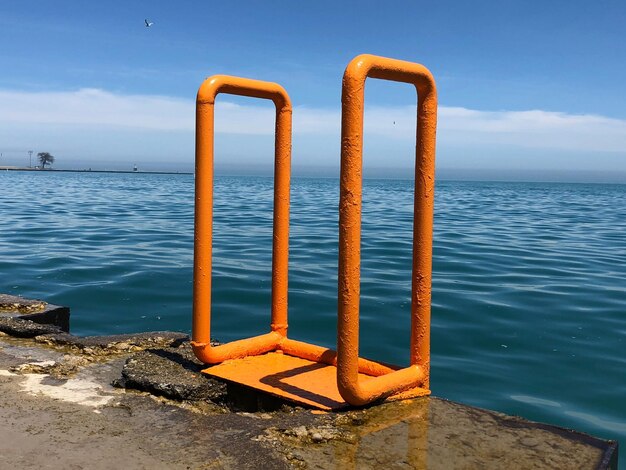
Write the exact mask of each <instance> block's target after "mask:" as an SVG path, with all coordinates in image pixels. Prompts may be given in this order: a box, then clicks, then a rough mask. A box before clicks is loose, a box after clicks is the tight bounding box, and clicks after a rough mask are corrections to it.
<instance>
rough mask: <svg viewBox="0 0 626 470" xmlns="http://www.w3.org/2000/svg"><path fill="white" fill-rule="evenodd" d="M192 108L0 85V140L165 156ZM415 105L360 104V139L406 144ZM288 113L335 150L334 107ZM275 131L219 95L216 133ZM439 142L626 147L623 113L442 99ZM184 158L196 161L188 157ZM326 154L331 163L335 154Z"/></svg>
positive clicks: (183, 140) (262, 117) (190, 128)
mask: <svg viewBox="0 0 626 470" xmlns="http://www.w3.org/2000/svg"><path fill="white" fill-rule="evenodd" d="M194 107H195V104H194V102H193V100H185V99H180V98H172V97H167V96H157V95H122V94H117V93H112V92H108V91H105V90H99V89H81V90H78V91H73V92H24V91H11V90H0V142H2V143H3V144H2V145H5V146H6V147H10V148H20V149H21V148H22V147H23V148H27V147H28V148H30V147H32V146H33V145H38V146H39V147H38V148H43V147H46V148H48V147H49V145H55V146H56V148H57V149H60V151H61V152H68V153H74V154H80V153H81V152H82V153H83V154H84V153H85V151H86V149H88V148H90V149H93V147H94V145H92V143H93V139H94V137H93V136H98V144H99V146H101V147H102V149H101V150H102V152H101V154H102V155H104V154H106V153H107V152H106V151H105V150H106V149H105V147H107V146H109V147H108V152H109V154H111V156H112V157H114V156H115V155H114V154H115V153H116V152H121V151H122V149H125V151H126V153H127V154H132V155H135V154H137V155H140V154H142V151H143V152H144V153H145V154H146V155H148V154H149V155H151V158H154V157H155V156H156V157H158V156H159V152H161V153H163V156H162V157H161V158H160V159H165V158H167V157H166V153H167V155H170V154H171V153H172V152H174V151H175V149H177V148H179V149H183V150H184V151H181V152H179V153H182V154H184V155H188V154H191V153H192V152H193V132H194V121H195V111H194ZM415 112H416V111H415V108H414V107H413V106H395V107H384V106H371V107H368V108H366V114H365V130H364V135H365V136H366V143H367V144H368V145H369V142H373V143H374V144H373V145H372V146H371V148H374V149H384V148H388V149H389V152H388V153H393V152H400V151H404V150H403V149H405V148H410V145H411V142H412V141H413V139H414V135H415ZM293 119H294V122H293V131H294V144H296V146H295V147H294V149H297V141H298V139H299V140H300V142H306V143H307V145H311V142H313V143H314V144H313V148H312V151H311V152H308V153H314V152H315V151H316V148H317V149H320V150H319V152H321V151H322V150H321V149H324V150H323V151H326V152H327V151H328V149H331V148H338V144H339V142H338V139H339V134H340V125H341V113H340V108H339V104H338V106H337V108H334V109H325V108H314V107H308V106H296V107H295V108H294V118H293ZM273 131H274V109H273V105H272V103H271V102H269V101H267V102H264V103H263V104H262V105H259V104H258V102H257V103H255V102H254V101H252V100H251V104H250V105H248V104H247V103H245V104H239V102H236V103H235V102H232V101H229V99H228V96H226V95H223V96H220V97H219V98H218V101H217V106H216V132H217V133H220V134H225V135H233V136H235V135H237V134H245V135H252V136H254V135H256V136H267V135H271V134H272V133H273ZM154 136H158V139H157V140H155V139H154ZM168 139H169V140H168ZM170 140H171V141H170ZM33 142H34V143H33ZM316 142H317V143H319V146H318V147H316V146H315V145H316V144H315V143H316ZM254 145H255V144H251V145H250V146H249V147H250V152H251V153H253V152H254V151H255V149H254ZM300 145H301V144H300ZM438 145H439V148H440V150H441V149H445V150H446V152H448V151H450V152H452V153H453V152H454V151H455V150H454V149H456V151H457V152H459V154H460V152H462V151H463V152H465V153H467V151H468V149H472V150H473V153H475V154H480V150H481V149H487V148H498V149H509V148H513V147H517V148H526V149H535V150H538V151H542V150H543V151H545V152H547V153H549V151H555V150H556V151H559V152H563V151H564V152H578V153H580V152H595V153H597V152H617V153H619V154H622V155H623V154H626V120H619V119H613V118H608V117H604V116H598V115H590V114H581V115H575V114H567V113H560V112H550V111H543V110H528V111H478V110H472V109H467V108H462V107H449V106H440V108H439V126H438ZM301 149H302V146H301ZM57 151H59V150H57ZM303 153H307V152H303ZM441 153H442V152H440V155H441ZM444 153H445V152H444ZM294 155H295V151H294ZM186 158H193V155H189V157H186ZM328 158H329V160H332V161H333V162H334V161H335V160H336V159H337V155H332V156H330V157H328ZM390 158H391V157H390ZM482 163H485V164H488V163H489V162H482Z"/></svg>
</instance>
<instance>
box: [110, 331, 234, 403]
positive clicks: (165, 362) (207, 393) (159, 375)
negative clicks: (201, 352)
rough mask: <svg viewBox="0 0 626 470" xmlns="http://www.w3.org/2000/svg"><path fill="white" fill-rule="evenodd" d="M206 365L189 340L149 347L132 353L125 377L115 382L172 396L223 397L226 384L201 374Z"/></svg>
mask: <svg viewBox="0 0 626 470" xmlns="http://www.w3.org/2000/svg"><path fill="white" fill-rule="evenodd" d="M203 367H204V366H203V365H202V364H201V363H200V362H199V361H198V360H197V359H196V358H195V356H194V355H193V351H192V350H191V346H190V345H189V343H185V344H184V345H183V346H181V347H179V348H166V349H150V350H146V351H142V352H139V353H136V354H133V355H132V356H131V357H129V358H128V359H127V361H126V364H124V368H123V369H122V379H121V380H119V381H116V382H114V385H116V386H123V387H126V388H131V389H136V390H141V391H145V392H150V393H152V394H155V395H160V396H164V397H167V398H170V399H173V400H207V399H208V400H212V401H215V402H222V401H224V399H225V396H226V386H225V385H224V384H223V383H221V382H218V381H217V380H214V379H211V378H209V377H206V376H204V375H203V374H201V373H200V370H201V369H202V368H203Z"/></svg>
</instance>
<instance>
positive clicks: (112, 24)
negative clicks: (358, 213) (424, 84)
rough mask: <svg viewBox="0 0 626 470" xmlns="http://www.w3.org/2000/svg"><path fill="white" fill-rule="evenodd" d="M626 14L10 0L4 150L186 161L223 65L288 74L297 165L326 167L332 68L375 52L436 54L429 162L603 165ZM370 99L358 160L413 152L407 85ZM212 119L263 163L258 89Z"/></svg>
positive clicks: (228, 154)
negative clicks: (209, 87)
mask: <svg viewBox="0 0 626 470" xmlns="http://www.w3.org/2000/svg"><path fill="white" fill-rule="evenodd" d="M145 18H148V19H150V20H151V21H153V22H154V25H153V26H152V27H150V28H146V27H145V26H144V19H145ZM624 31H626V3H624V2H623V1H622V2H618V1H598V2H577V1H569V2H565V1H562V2H558V1H552V2H538V1H537V2H530V1H528V2H521V1H484V2H480V1H479V2H446V1H443V2H441V1H440V2H428V3H427V2H409V1H398V2H393V1H391V2H380V1H376V2H374V1H359V2H327V1H317V2H296V1H289V2H251V1H249V2H219V3H218V2H192V1H187V2H176V3H175V2H158V1H151V2H141V1H134V2H128V1H126V2H118V1H107V2H78V1H76V2H69V1H55V2H44V1H30V0H23V1H19V2H18V1H4V2H2V3H0V44H2V45H3V46H2V49H1V51H0V153H2V158H1V160H0V165H3V164H10V165H21V164H27V163H28V154H27V151H28V150H31V149H32V150H34V151H35V152H39V151H49V152H50V153H52V154H53V155H55V156H56V158H57V163H56V166H57V167H58V168H63V167H65V168H67V167H80V168H83V167H85V168H86V167H94V168H105V167H106V168H128V167H131V166H132V165H133V164H135V163H137V164H138V165H139V166H140V168H144V169H191V168H192V167H193V142H194V135H193V122H194V99H195V94H196V92H197V89H198V87H199V85H200V83H201V82H202V80H203V79H204V78H206V77H207V76H210V75H213V74H218V73H225V74H230V75H240V76H245V77H250V78H257V79H262V80H270V81H276V82H278V83H280V84H281V85H283V86H284V87H285V88H286V90H287V91H288V92H289V94H290V96H291V98H292V102H293V104H294V148H293V164H294V169H295V171H296V172H298V171H304V170H306V169H311V168H313V169H314V170H315V169H316V168H318V169H326V170H328V171H330V172H331V173H333V172H335V171H336V168H337V167H338V164H339V119H340V97H341V77H342V74H343V71H344V69H345V66H346V64H347V63H348V62H349V61H350V60H351V59H352V58H353V57H354V56H356V55H358V54H360V53H371V54H378V55H383V56H387V57H395V58H399V59H403V60H409V61H414V62H419V63H422V64H424V65H425V66H427V67H428V68H429V69H430V70H431V71H432V72H433V74H434V76H435V78H436V80H437V86H438V92H439V103H440V112H439V128H438V148H437V150H438V152H437V168H438V171H441V172H442V173H445V172H446V171H458V170H468V171H469V172H473V173H477V174H480V172H481V171H483V170H484V171H485V174H487V172H491V174H494V172H495V173H498V172H500V173H502V174H507V175H515V174H517V175H521V174H525V173H529V172H530V173H533V174H536V173H537V172H539V173H541V172H546V174H547V173H550V172H552V173H554V172H557V171H561V170H564V171H566V172H581V173H584V172H604V173H610V174H611V175H613V176H614V177H615V175H621V174H622V173H624V174H626V93H625V92H624V90H625V88H626V86H625V84H626V40H625V38H626V34H625V33H624ZM366 100H367V108H366V116H365V119H366V120H365V122H366V131H365V156H364V159H365V164H366V166H367V167H368V168H372V172H374V173H375V172H376V171H377V170H376V169H378V168H386V169H397V170H398V171H403V169H406V168H410V167H411V165H412V154H413V146H414V142H413V136H414V133H413V129H414V125H415V117H414V111H413V109H414V108H413V107H414V103H415V96H414V91H413V90H412V89H411V87H410V86H408V85H404V84H396V83H390V82H383V81H379V80H369V81H368V85H367V90H366ZM216 120H217V132H218V134H217V136H216V165H218V167H219V166H220V165H221V166H223V167H224V168H227V167H229V166H237V165H244V166H246V167H248V168H249V167H252V166H255V165H258V166H259V168H261V167H263V166H269V165H270V164H271V160H272V145H273V138H272V129H273V113H272V107H271V105H270V104H269V103H265V102H258V101H255V100H250V99H242V98H231V97H229V96H221V97H220V98H219V107H218V109H217V114H216ZM393 122H395V123H396V124H395V125H394V124H393ZM326 170H324V171H326Z"/></svg>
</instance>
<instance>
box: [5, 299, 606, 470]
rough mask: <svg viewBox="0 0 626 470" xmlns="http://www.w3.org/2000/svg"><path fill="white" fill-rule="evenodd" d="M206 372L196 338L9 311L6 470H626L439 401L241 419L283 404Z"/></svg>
mask: <svg viewBox="0 0 626 470" xmlns="http://www.w3.org/2000/svg"><path fill="white" fill-rule="evenodd" d="M10 300H11V299H10ZM24 308H28V309H31V310H33V309H37V308H40V306H37V304H36V303H33V304H29V306H28V305H27V306H26V307H24ZM5 310H7V309H6V308H5ZM1 332H4V333H1ZM7 333H8V334H10V335H12V336H9V335H7ZM203 367H204V366H203V365H201V364H200V363H199V362H198V361H197V359H196V358H195V357H194V355H193V352H192V351H191V348H190V346H189V342H188V337H187V336H186V335H184V334H180V333H170V332H156V333H142V334H136V335H119V336H99V337H86V338H81V337H77V336H74V335H70V334H68V333H66V332H64V331H62V329H61V328H60V327H59V326H54V325H41V324H38V323H34V322H32V321H29V320H24V319H21V318H16V315H12V314H11V312H9V314H8V315H7V316H5V315H4V313H3V312H0V420H1V421H2V423H3V425H2V426H1V427H0V468H22V469H35V468H49V467H55V468H56V467H63V468H90V469H100V468H102V469H104V468H106V469H108V468H115V467H123V468H150V469H154V468H168V469H170V468H172V469H178V468H181V469H182V468H184V469H189V468H194V469H195V468H205V469H207V468H224V469H240V468H263V469H286V468H315V469H351V468H354V469H369V468H372V469H373V468H376V469H379V468H394V469H403V468H407V469H421V468H429V469H450V468H467V469H473V468H481V469H482V468H486V469H489V468H494V469H496V468H498V469H499V468H507V467H509V468H528V469H553V468H575V469H587V468H589V469H604V468H614V469H616V468H617V443H616V442H613V441H604V440H600V439H596V438H594V437H591V436H588V435H585V434H580V433H577V432H574V431H569V430H565V429H561V428H557V427H553V426H548V425H544V424H539V423H532V422H529V421H525V420H523V419H521V418H517V417H511V416H506V415H503V414H499V413H495V412H491V411H487V410H481V409H477V408H472V407H468V406H465V405H461V404H457V403H452V402H448V401H446V400H442V399H438V398H434V397H427V398H420V399H415V400H407V401H403V402H394V403H388V404H384V405H380V406H373V407H370V408H367V409H361V410H351V411H347V412H341V413H317V412H312V411H309V410H304V409H301V408H294V407H290V406H284V405H282V408H280V409H279V411H275V412H271V413H267V412H257V413H249V412H241V411H237V410H238V409H241V407H242V406H244V407H246V408H249V407H250V408H255V407H256V408H264V407H265V406H270V407H272V408H273V409H277V408H278V406H280V405H281V404H280V403H278V404H277V403H274V402H271V403H270V402H269V401H267V400H264V399H262V397H258V396H254V394H249V391H246V390H245V389H236V388H233V387H229V388H228V389H227V388H226V387H225V386H224V384H222V383H220V382H219V381H217V380H214V379H210V378H208V377H206V376H204V375H202V374H201V373H200V370H201V368H203ZM112 384H115V387H113V386H112ZM229 395H231V396H229ZM256 408H255V409H256Z"/></svg>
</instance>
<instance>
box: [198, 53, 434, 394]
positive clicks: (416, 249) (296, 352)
mask: <svg viewBox="0 0 626 470" xmlns="http://www.w3.org/2000/svg"><path fill="white" fill-rule="evenodd" d="M367 77H372V78H381V79H385V80H392V81H399V82H406V83H410V84H413V85H415V87H416V90H417V96H418V104H417V131H416V155H415V158H416V161H415V195H414V222H413V223H414V226H413V271H412V287H411V291H412V293H411V345H410V366H409V367H406V368H403V369H399V370H397V368H394V367H391V366H387V365H384V364H380V363H378V362H375V361H370V360H367V359H363V358H360V357H359V299H360V256H361V255H360V252H361V247H360V243H361V190H362V181H361V176H362V175H361V170H362V150H363V107H364V88H365V80H366V79H367ZM218 93H231V94H236V95H243V96H251V97H257V98H263V99H271V100H272V101H274V103H275V105H276V142H275V173H274V245H273V252H272V309H271V326H270V332H269V333H267V334H264V335H260V336H255V337H252V338H247V339H243V340H238V341H233V342H231V343H227V344H224V345H220V346H215V347H213V346H211V344H210V326H211V248H212V244H211V243H212V232H211V230H212V227H211V226H212V201H213V195H212V191H213V134H214V103H215V97H216V95H217V94H218ZM196 118H197V122H196V138H197V140H196V208H195V210H196V212H195V217H196V226H195V245H194V248H195V253H194V301H193V335H192V345H193V348H194V352H195V354H196V356H197V357H198V358H199V359H200V360H201V361H203V362H205V363H207V364H217V363H220V362H223V361H226V360H228V359H237V358H244V357H247V356H258V355H261V354H264V353H267V352H271V351H277V350H278V351H282V352H283V353H285V354H287V355H291V356H295V357H298V358H302V359H306V360H309V361H312V362H316V363H323V364H328V365H332V366H336V368H337V373H336V378H337V388H338V391H339V394H340V395H341V397H342V398H343V399H344V400H345V401H346V402H347V403H349V404H351V405H364V404H367V403H371V402H372V401H375V400H379V399H383V398H386V397H388V396H390V395H394V394H397V393H399V392H402V391H404V390H407V389H415V390H418V389H419V390H418V394H425V393H429V392H428V387H429V366H430V297H431V264H432V230H433V197H434V182H435V131H436V125H437V94H436V89H435V82H434V79H433V77H432V75H431V74H430V72H429V71H428V70H427V69H426V68H425V67H423V66H422V65H419V64H414V63H411V62H404V61H400V60H394V59H387V58H384V57H377V56H372V55H360V56H358V57H356V58H355V59H353V60H352V61H351V62H350V64H349V65H348V67H347V68H346V71H345V73H344V78H343V93H342V133H341V182H340V185H341V194H340V204H339V299H338V328H337V352H335V351H333V350H331V349H328V348H323V347H320V346H316V345H312V344H308V343H303V342H300V341H294V340H291V339H288V338H287V263H288V249H289V247H288V237H289V180H290V159H291V102H290V100H289V96H288V95H287V93H286V92H285V90H284V89H283V88H282V87H281V86H280V85H277V84H275V83H269V82H261V81H257V80H249V79H244V78H237V77H229V76H224V75H217V76H214V77H211V78H208V79H207V80H206V81H205V82H204V83H203V84H202V86H201V87H200V90H199V92H198V98H197V116H196ZM207 373H210V372H208V370H207ZM359 374H364V375H368V376H370V378H369V379H367V380H366V381H362V380H360V379H359ZM234 379H236V377H235V378H234ZM335 390H336V389H335ZM277 393H278V392H277ZM335 393H336V392H335Z"/></svg>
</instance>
